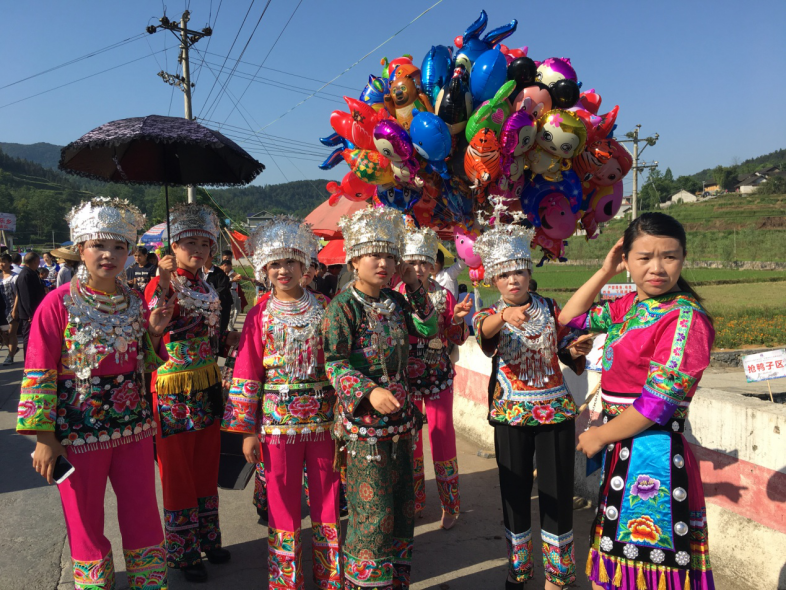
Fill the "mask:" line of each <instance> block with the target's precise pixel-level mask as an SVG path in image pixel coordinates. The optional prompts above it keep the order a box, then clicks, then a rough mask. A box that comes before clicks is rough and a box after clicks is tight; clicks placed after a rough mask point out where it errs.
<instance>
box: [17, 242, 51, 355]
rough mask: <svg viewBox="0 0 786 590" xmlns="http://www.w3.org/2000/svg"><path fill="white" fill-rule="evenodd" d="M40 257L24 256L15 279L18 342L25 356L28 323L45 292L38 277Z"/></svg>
mask: <svg viewBox="0 0 786 590" xmlns="http://www.w3.org/2000/svg"><path fill="white" fill-rule="evenodd" d="M40 262H41V257H40V256H39V255H38V254H37V253H35V252H28V253H27V254H25V259H24V264H25V265H24V267H23V268H22V272H20V273H19V277H18V278H17V279H16V290H17V294H18V297H19V302H18V305H17V309H18V310H19V342H21V343H22V353H23V354H24V355H27V336H28V335H29V334H30V322H31V321H32V319H33V315H35V310H36V309H38V306H39V305H41V302H42V301H43V300H44V296H45V295H46V291H45V290H44V283H42V282H41V279H40V278H39V276H38V264H39V263H40Z"/></svg>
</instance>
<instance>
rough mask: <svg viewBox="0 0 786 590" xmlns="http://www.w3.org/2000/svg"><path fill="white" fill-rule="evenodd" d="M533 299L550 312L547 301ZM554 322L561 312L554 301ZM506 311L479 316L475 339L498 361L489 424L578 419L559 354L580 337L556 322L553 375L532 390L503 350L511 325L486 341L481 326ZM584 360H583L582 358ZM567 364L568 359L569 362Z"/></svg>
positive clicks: (484, 312) (495, 308)
mask: <svg viewBox="0 0 786 590" xmlns="http://www.w3.org/2000/svg"><path fill="white" fill-rule="evenodd" d="M530 297H532V298H533V299H534V298H536V297H537V298H538V299H539V301H540V302H541V304H542V307H543V308H547V304H546V299H545V298H544V297H541V296H540V295H538V294H536V293H530ZM551 301H552V305H553V306H554V318H557V317H559V312H560V308H559V306H558V305H557V302H556V301H554V300H553V299H552V300H551ZM501 309H503V304H502V303H500V302H499V301H497V303H495V304H494V305H492V306H491V307H487V308H485V309H482V310H481V311H479V312H478V313H476V314H475V318H474V323H475V338H477V341H478V344H479V345H480V348H481V350H483V352H484V354H485V355H486V356H489V357H492V358H495V366H496V372H495V373H493V374H492V375H491V379H490V381H489V392H490V393H489V414H488V420H489V422H490V423H491V424H492V425H493V424H508V425H509V426H537V425H539V424H559V423H560V422H564V421H565V420H573V419H575V418H576V403H575V402H574V401H573V396H571V395H570V392H569V391H568V389H567V387H565V381H564V378H563V376H562V370H561V369H560V365H559V360H560V359H559V352H561V351H564V350H565V349H566V347H567V346H568V345H569V344H570V343H571V342H573V340H575V339H576V337H577V334H576V332H574V331H573V330H571V329H570V328H568V327H567V326H562V325H560V324H559V323H557V321H556V319H554V322H555V324H554V325H555V326H556V330H557V334H556V340H557V346H558V352H557V353H555V354H553V355H552V357H551V359H548V361H547V362H548V366H550V368H551V370H552V372H553V375H551V376H550V377H549V378H548V382H546V383H544V384H543V386H541V387H537V386H530V385H528V384H527V383H524V382H523V381H522V380H521V379H519V374H520V368H519V365H517V364H514V362H513V361H512V358H510V356H509V355H508V354H506V353H507V352H508V351H504V350H500V349H499V348H498V346H499V340H500V335H501V334H502V333H503V331H505V330H510V328H509V327H508V325H507V324H504V325H503V326H502V330H500V331H499V332H498V333H497V334H496V335H495V336H494V337H493V338H483V335H482V334H481V330H480V327H481V324H482V323H483V321H484V320H485V319H486V318H487V317H489V316H491V315H494V314H497V313H499V312H500V310H501ZM582 358H583V357H582ZM566 360H567V359H566Z"/></svg>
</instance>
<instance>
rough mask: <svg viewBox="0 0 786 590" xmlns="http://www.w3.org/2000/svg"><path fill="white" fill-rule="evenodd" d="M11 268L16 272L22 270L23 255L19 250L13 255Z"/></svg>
mask: <svg viewBox="0 0 786 590" xmlns="http://www.w3.org/2000/svg"><path fill="white" fill-rule="evenodd" d="M11 268H12V269H13V271H14V272H15V273H16V274H19V273H20V272H22V255H21V254H20V253H19V252H16V253H15V254H14V255H13V256H12V264H11Z"/></svg>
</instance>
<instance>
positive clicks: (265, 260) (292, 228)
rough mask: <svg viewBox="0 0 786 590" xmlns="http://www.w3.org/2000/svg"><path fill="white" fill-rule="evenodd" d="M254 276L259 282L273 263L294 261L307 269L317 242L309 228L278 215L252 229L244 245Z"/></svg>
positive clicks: (307, 225) (287, 217)
mask: <svg viewBox="0 0 786 590" xmlns="http://www.w3.org/2000/svg"><path fill="white" fill-rule="evenodd" d="M246 250H247V251H248V253H249V254H251V255H252V256H251V260H252V263H253V265H254V272H255V273H256V274H257V278H258V279H260V280H262V278H264V275H265V271H264V268H265V266H267V265H268V264H269V263H270V262H272V261H273V260H284V259H289V258H291V259H294V260H297V261H299V262H302V263H303V264H305V265H306V266H308V265H309V264H311V257H312V255H314V253H316V251H317V238H316V236H314V234H313V233H312V231H311V226H310V225H309V224H306V223H303V222H302V221H301V220H300V219H297V218H295V217H292V216H289V215H278V216H276V217H274V218H273V219H271V220H270V221H267V222H265V223H262V224H260V225H258V226H257V227H255V228H254V230H253V231H252V232H251V236H249V238H248V241H247V242H246Z"/></svg>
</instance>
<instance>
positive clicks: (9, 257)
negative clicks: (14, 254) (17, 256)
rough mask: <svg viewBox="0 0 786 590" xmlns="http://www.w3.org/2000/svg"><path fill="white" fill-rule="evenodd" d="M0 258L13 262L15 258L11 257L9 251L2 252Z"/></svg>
mask: <svg viewBox="0 0 786 590" xmlns="http://www.w3.org/2000/svg"><path fill="white" fill-rule="evenodd" d="M0 260H2V261H3V262H13V261H14V259H13V258H11V255H10V254H9V253H8V252H3V253H2V254H0Z"/></svg>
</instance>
